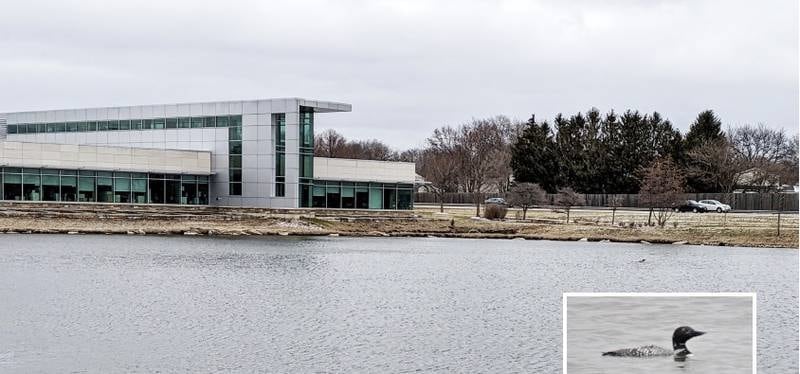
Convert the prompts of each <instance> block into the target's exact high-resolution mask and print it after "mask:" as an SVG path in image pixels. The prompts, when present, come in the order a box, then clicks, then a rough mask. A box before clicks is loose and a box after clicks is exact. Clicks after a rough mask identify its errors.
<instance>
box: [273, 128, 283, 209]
mask: <svg viewBox="0 0 800 374" xmlns="http://www.w3.org/2000/svg"><path fill="white" fill-rule="evenodd" d="M272 129H273V135H272V139H274V142H275V196H276V197H283V196H286V114H285V113H274V114H273V115H272Z"/></svg>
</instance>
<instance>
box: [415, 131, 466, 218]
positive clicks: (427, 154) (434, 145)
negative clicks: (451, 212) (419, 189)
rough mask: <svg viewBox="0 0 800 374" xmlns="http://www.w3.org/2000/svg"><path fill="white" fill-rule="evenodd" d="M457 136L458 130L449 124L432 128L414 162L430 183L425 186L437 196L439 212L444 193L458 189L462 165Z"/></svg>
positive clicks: (442, 204)
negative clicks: (426, 145) (425, 144)
mask: <svg viewBox="0 0 800 374" xmlns="http://www.w3.org/2000/svg"><path fill="white" fill-rule="evenodd" d="M458 136H459V133H458V131H457V130H456V129H454V128H452V127H449V126H445V127H442V128H439V129H436V130H434V131H433V135H432V136H431V137H430V138H428V139H427V143H428V147H427V148H425V150H424V151H422V152H420V153H419V157H418V158H417V162H416V164H417V172H418V173H419V174H420V175H422V177H423V178H425V180H427V181H428V182H430V183H431V185H430V186H428V187H426V188H427V189H428V190H429V191H431V192H432V193H433V194H434V195H436V196H437V198H438V200H439V211H440V212H444V194H445V193H447V192H456V191H458V183H459V170H460V168H461V165H462V157H461V154H460V148H459V146H458Z"/></svg>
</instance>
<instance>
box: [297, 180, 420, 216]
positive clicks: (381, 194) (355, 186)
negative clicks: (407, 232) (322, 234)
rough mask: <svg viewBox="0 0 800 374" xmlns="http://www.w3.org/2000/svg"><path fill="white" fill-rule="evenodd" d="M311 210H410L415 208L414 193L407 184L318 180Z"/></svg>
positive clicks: (312, 192)
mask: <svg viewBox="0 0 800 374" xmlns="http://www.w3.org/2000/svg"><path fill="white" fill-rule="evenodd" d="M311 207H313V208H343V209H401V210H408V209H413V208H414V189H413V185H411V184H403V183H365V182H339V181H324V180H314V182H313V186H312V187H311Z"/></svg>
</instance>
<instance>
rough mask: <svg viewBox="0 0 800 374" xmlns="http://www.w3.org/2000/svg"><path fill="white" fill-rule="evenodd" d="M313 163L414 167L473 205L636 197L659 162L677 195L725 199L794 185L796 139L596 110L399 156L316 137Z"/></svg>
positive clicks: (490, 122) (452, 129) (447, 135)
mask: <svg viewBox="0 0 800 374" xmlns="http://www.w3.org/2000/svg"><path fill="white" fill-rule="evenodd" d="M315 155H317V156H320V157H343V158H358V159H375V160H385V161H408V162H415V163H416V169H417V173H418V174H420V175H421V176H422V177H423V178H425V180H426V181H428V182H430V186H429V187H430V188H429V190H430V191H431V192H433V193H434V194H445V193H449V192H466V193H473V194H474V195H475V196H476V200H477V198H478V196H479V194H480V193H483V192H498V193H506V192H508V191H509V189H510V188H511V187H512V185H514V184H521V183H531V184H536V185H538V186H540V187H541V188H542V189H543V190H544V191H546V192H548V193H558V192H559V191H561V190H564V189H566V188H569V189H571V191H574V192H576V193H605V194H623V193H640V192H641V191H642V188H643V184H644V182H645V181H646V180H647V174H648V172H649V171H651V169H652V168H653V167H654V165H656V162H661V163H664V162H667V164H659V165H658V167H659V168H660V169H659V170H662V169H663V170H669V171H670V173H672V172H674V175H673V174H669V175H670V176H674V177H675V178H676V179H677V180H678V182H679V183H678V184H677V187H676V188H679V189H680V190H681V191H680V192H725V193H727V192H732V191H733V190H734V189H735V188H737V187H742V184H744V185H746V186H748V187H753V188H759V189H762V191H763V190H768V189H770V188H772V186H775V185H781V184H789V185H793V184H796V183H797V182H798V137H797V136H796V135H795V136H788V135H787V134H786V133H785V132H784V131H783V130H776V129H773V128H770V127H767V126H765V125H763V124H759V125H741V126H733V127H728V129H727V131H724V130H723V128H722V120H721V119H720V118H719V117H718V116H717V115H716V114H715V113H714V112H713V111H711V110H706V111H703V112H701V113H699V114H698V115H697V117H696V118H695V120H694V121H693V122H692V123H691V125H690V126H689V130H688V131H687V132H686V134H682V133H681V132H680V131H679V130H678V129H677V128H675V126H673V124H672V123H671V122H670V121H669V120H668V119H666V118H664V117H663V116H662V115H661V114H659V113H658V112H653V113H642V112H639V111H636V110H627V111H625V112H623V113H616V112H614V111H613V110H612V111H610V112H608V113H605V114H602V113H600V111H599V110H597V109H594V108H593V109H591V110H589V111H587V112H585V113H576V114H573V115H569V116H567V115H563V114H558V115H556V116H555V118H553V120H552V121H548V120H542V121H539V120H537V118H536V116H535V115H533V116H531V118H530V119H529V120H528V121H526V122H520V121H512V120H511V119H509V118H508V117H506V116H502V115H499V116H494V117H489V118H478V119H473V120H471V121H469V122H467V123H463V124H460V125H457V126H442V127H440V128H437V129H435V130H434V131H433V133H432V134H431V135H430V136H429V137H428V138H427V139H426V140H425V142H424V144H423V145H422V146H421V147H419V148H415V149H410V150H405V151H402V152H399V151H396V150H392V149H391V148H390V147H388V146H387V145H385V144H384V143H382V142H380V141H377V140H367V141H356V140H348V139H345V138H344V137H343V136H341V135H340V134H338V133H336V132H335V131H333V130H327V131H325V132H322V133H321V134H318V135H317V136H316V139H315ZM670 185H673V184H672V183H670ZM479 203H480V202H479V201H476V204H479Z"/></svg>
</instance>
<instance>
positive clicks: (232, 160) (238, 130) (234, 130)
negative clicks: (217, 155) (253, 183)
mask: <svg viewBox="0 0 800 374" xmlns="http://www.w3.org/2000/svg"><path fill="white" fill-rule="evenodd" d="M194 123H195V122H194V121H192V125H193V126H194ZM227 125H228V157H229V160H228V162H229V164H228V178H229V182H230V184H229V186H228V194H229V195H232V196H239V195H241V194H242V116H230V117H228V124H227ZM217 126H219V123H217Z"/></svg>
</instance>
